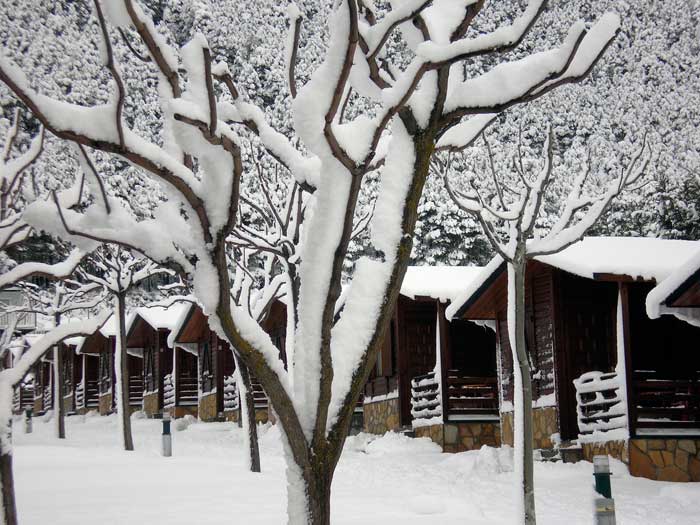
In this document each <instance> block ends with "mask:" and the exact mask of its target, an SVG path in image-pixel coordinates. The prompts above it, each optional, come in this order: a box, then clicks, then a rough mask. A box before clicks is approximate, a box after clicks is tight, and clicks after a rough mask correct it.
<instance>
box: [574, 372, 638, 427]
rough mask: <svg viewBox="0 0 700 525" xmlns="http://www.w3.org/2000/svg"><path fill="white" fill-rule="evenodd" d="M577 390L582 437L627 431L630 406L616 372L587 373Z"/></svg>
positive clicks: (579, 379)
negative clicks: (595, 433) (597, 433)
mask: <svg viewBox="0 0 700 525" xmlns="http://www.w3.org/2000/svg"><path fill="white" fill-rule="evenodd" d="M574 386H575V387H576V406H577V416H578V429H579V435H583V436H585V435H587V434H592V433H593V432H596V431H597V432H608V431H610V430H615V429H624V428H627V402H626V401H625V399H624V398H623V397H622V395H621V391H620V379H619V378H618V376H617V374H616V373H615V372H608V373H604V372H586V373H585V374H583V375H582V376H581V377H579V378H578V379H574Z"/></svg>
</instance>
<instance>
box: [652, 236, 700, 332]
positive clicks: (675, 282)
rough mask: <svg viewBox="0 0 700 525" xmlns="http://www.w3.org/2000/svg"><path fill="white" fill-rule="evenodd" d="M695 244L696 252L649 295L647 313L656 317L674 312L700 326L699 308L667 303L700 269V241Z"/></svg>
mask: <svg viewBox="0 0 700 525" xmlns="http://www.w3.org/2000/svg"><path fill="white" fill-rule="evenodd" d="M693 245H694V246H695V253H694V254H693V255H692V256H690V257H688V258H687V259H686V260H685V262H683V263H682V264H681V265H680V266H679V267H678V268H677V269H676V270H675V271H674V272H673V273H671V275H669V276H668V277H666V279H664V280H663V281H661V282H660V283H659V284H658V285H657V286H656V287H655V288H654V289H653V290H652V291H651V292H649V294H648V295H647V300H646V307H647V315H648V316H649V317H651V318H652V319H656V318H657V317H659V316H660V315H662V314H673V315H675V316H676V317H678V318H680V319H683V320H685V321H688V322H689V323H691V324H694V325H696V326H700V311H698V309H697V308H695V309H693V308H679V307H670V306H667V305H666V301H667V300H668V298H669V297H670V296H671V294H673V293H674V292H675V291H676V290H678V288H680V287H681V286H682V285H683V284H685V283H686V281H688V279H691V278H692V277H693V275H695V274H696V273H697V272H698V271H700V242H698V241H696V242H694V243H693Z"/></svg>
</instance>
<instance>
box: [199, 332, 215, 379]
mask: <svg viewBox="0 0 700 525" xmlns="http://www.w3.org/2000/svg"><path fill="white" fill-rule="evenodd" d="M211 354H212V352H211V345H210V344H209V342H208V341H207V342H205V343H204V344H203V345H202V356H201V377H200V382H201V384H202V391H203V392H211V390H212V389H213V388H214V367H213V366H212V355H211Z"/></svg>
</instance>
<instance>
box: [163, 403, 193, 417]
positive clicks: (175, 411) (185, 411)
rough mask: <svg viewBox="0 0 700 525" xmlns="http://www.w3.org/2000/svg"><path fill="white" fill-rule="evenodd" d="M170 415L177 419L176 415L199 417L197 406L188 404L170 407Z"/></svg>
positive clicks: (168, 410)
mask: <svg viewBox="0 0 700 525" xmlns="http://www.w3.org/2000/svg"><path fill="white" fill-rule="evenodd" d="M166 410H167V412H168V414H170V417H171V418H173V419H175V418H176V417H185V416H194V417H197V413H198V410H197V406H196V405H194V406H186V407H170V408H168V409H166Z"/></svg>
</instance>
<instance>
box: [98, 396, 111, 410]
mask: <svg viewBox="0 0 700 525" xmlns="http://www.w3.org/2000/svg"><path fill="white" fill-rule="evenodd" d="M97 407H98V410H99V412H100V415H101V416H106V415H109V414H111V413H112V393H111V392H110V393H109V394H101V395H100V397H99V400H98V402H97Z"/></svg>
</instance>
